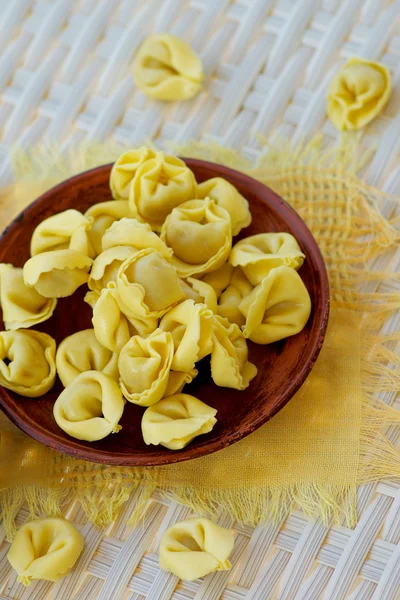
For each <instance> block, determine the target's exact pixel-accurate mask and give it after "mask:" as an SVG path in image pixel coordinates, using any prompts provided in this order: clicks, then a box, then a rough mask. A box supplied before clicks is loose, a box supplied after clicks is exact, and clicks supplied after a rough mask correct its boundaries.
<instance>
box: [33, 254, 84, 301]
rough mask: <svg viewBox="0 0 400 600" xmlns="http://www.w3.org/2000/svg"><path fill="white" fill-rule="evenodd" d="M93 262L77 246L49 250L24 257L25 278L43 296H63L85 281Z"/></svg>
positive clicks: (68, 294)
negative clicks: (26, 258) (76, 248)
mask: <svg viewBox="0 0 400 600" xmlns="http://www.w3.org/2000/svg"><path fill="white" fill-rule="evenodd" d="M92 262H93V261H92V259H91V258H89V257H88V256H86V255H85V254H82V252H78V251H77V250H69V249H65V250H50V251H49V252H43V253H42V254H37V255H35V256H32V258H30V259H29V260H27V261H26V263H25V265H24V268H23V275H24V281H25V283H26V285H29V286H31V287H34V288H35V290H36V291H37V292H39V294H41V295H42V296H44V297H45V298H66V297H67V296H72V294H73V293H74V292H75V291H76V290H77V289H78V287H79V286H81V285H83V284H84V283H86V282H87V280H88V278H89V269H90V267H91V266H92Z"/></svg>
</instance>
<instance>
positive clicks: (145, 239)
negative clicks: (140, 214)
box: [103, 219, 172, 258]
mask: <svg viewBox="0 0 400 600" xmlns="http://www.w3.org/2000/svg"><path fill="white" fill-rule="evenodd" d="M114 246H132V247H133V248H135V249H136V250H144V249H145V248H153V249H154V250H158V252H160V253H161V254H163V255H164V256H165V257H166V258H169V257H170V256H171V255H172V250H171V249H170V248H167V246H166V245H165V243H164V242H163V241H162V240H161V239H160V238H159V237H158V235H157V234H156V233H154V231H152V229H151V227H150V225H149V224H148V223H141V222H140V221H138V220H137V219H121V220H120V221H116V222H115V223H114V224H113V225H112V226H111V227H110V228H109V229H108V230H107V231H106V232H105V234H104V236H103V250H107V249H108V248H113V247H114Z"/></svg>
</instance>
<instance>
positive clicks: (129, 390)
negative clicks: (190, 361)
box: [118, 329, 174, 406]
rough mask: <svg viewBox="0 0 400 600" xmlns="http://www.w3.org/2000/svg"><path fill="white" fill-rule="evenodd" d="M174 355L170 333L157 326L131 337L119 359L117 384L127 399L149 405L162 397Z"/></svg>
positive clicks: (141, 404)
mask: <svg viewBox="0 0 400 600" xmlns="http://www.w3.org/2000/svg"><path fill="white" fill-rule="evenodd" d="M173 355H174V342H173V339H172V335H171V334H170V333H166V332H165V331H161V330H160V329H156V330H155V331H154V332H153V333H152V334H150V335H149V336H148V337H147V338H142V337H140V336H139V335H136V336H133V337H131V339H130V340H129V342H128V343H127V344H126V345H125V346H124V347H123V348H122V350H121V353H120V355H119V359H118V369H119V372H120V387H121V390H122V393H123V395H124V396H125V398H126V399H127V400H128V401H129V402H133V403H134V404H139V405H140V406H151V405H152V404H155V403H156V402H158V401H159V400H161V398H162V397H163V395H164V393H165V390H166V389H167V385H168V377H169V372H170V368H171V363H172V358H173Z"/></svg>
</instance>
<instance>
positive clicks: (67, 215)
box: [31, 208, 93, 256]
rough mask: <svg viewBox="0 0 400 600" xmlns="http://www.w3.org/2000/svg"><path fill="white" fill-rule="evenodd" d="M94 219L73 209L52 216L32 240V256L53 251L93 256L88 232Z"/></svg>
mask: <svg viewBox="0 0 400 600" xmlns="http://www.w3.org/2000/svg"><path fill="white" fill-rule="evenodd" d="M92 222H93V218H92V217H87V216H84V215H83V214H82V213H80V212H79V210H75V209H73V208H71V209H69V210H64V211H63V212H60V213H57V214H56V215H52V216H51V217H49V218H48V219H45V220H44V221H42V222H41V223H40V224H39V225H38V226H37V227H36V229H35V231H34V232H33V235H32V238H31V256H36V255H37V254H41V253H42V252H49V251H51V250H65V249H70V250H77V251H78V252H82V254H86V255H87V256H93V248H92V247H91V245H90V242H89V238H88V230H89V229H90V227H91V226H92Z"/></svg>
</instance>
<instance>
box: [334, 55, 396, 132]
mask: <svg viewBox="0 0 400 600" xmlns="http://www.w3.org/2000/svg"><path fill="white" fill-rule="evenodd" d="M391 92H392V80H391V75H390V71H389V69H388V68H387V67H386V66H385V65H383V64H382V63H377V62H373V61H370V60H365V59H363V58H351V59H350V60H348V61H347V62H346V64H344V65H343V66H342V67H341V69H339V71H338V73H336V75H335V76H334V77H333V79H332V81H331V83H330V85H329V88H328V105H327V110H328V117H329V118H330V120H331V121H332V123H333V124H334V125H335V127H337V128H338V129H340V130H343V131H345V130H356V129H361V128H362V127H364V126H365V125H367V124H368V123H369V122H370V121H372V120H373V119H374V118H375V117H376V116H377V115H378V114H379V113H380V112H381V111H382V109H383V108H384V106H385V104H386V103H387V101H388V100H389V98H390V94H391Z"/></svg>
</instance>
